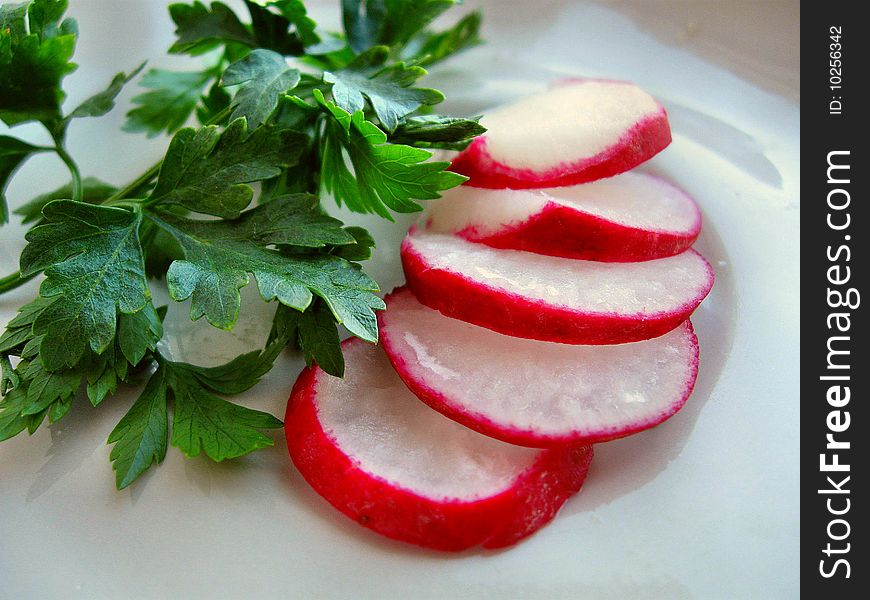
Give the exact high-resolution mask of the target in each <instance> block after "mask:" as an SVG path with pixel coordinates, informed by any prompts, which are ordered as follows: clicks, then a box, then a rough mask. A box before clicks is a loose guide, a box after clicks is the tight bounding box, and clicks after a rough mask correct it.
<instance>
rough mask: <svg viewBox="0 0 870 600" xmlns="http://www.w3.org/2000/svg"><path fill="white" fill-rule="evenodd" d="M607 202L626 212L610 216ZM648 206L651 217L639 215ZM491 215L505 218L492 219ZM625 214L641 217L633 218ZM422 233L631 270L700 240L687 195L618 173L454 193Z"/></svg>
mask: <svg viewBox="0 0 870 600" xmlns="http://www.w3.org/2000/svg"><path fill="white" fill-rule="evenodd" d="M620 195H621V196H622V197H620ZM578 196H579V197H580V200H581V202H577V201H576V200H577V198H576V197H578ZM615 200H618V201H620V202H621V203H623V204H628V206H625V207H620V208H621V209H622V210H613V208H612V204H613V201H615ZM653 203H657V205H656V206H655V208H656V209H658V210H657V211H656V214H654V215H643V214H642V213H643V212H644V211H647V212H649V211H650V205H651V204H653ZM505 205H508V206H509V208H507V209H505V208H503V207H505ZM499 208H502V210H506V211H509V212H508V214H502V215H500V214H499V213H498V212H497V211H498V210H499ZM524 208H525V210H523V209H524ZM626 209H627V210H626ZM629 211H633V212H635V213H641V215H640V216H641V218H640V219H638V218H636V215H633V214H631V213H630V212H629ZM494 214H495V216H493V215H494ZM632 217H635V218H632ZM644 217H646V218H644ZM492 219H496V220H499V219H500V221H501V222H495V223H493V222H492ZM677 221H678V222H677ZM426 228H427V229H429V230H432V231H440V232H451V233H454V234H456V235H458V236H460V237H462V238H463V239H466V240H468V241H471V242H478V243H482V244H486V245H487V246H491V247H493V248H504V249H508V250H525V251H527V252H535V253H537V254H546V255H548V256H559V257H563V258H577V259H583V260H596V261H603V262H634V261H643V260H652V259H655V258H663V257H666V256H673V255H675V254H679V253H681V252H683V251H685V250H687V249H688V248H689V247H691V245H692V244H693V243H694V242H695V240H696V239H697V237H698V234H699V233H700V232H701V211H700V210H699V209H698V206H697V204H695V202H694V200H692V199H691V198H690V197H689V196H688V195H686V194H685V193H683V192H682V191H681V190H679V189H677V188H676V187H675V186H673V185H671V184H669V183H667V182H666V181H664V180H662V179H660V178H658V177H654V176H652V175H646V174H637V173H624V174H622V175H618V176H616V177H613V178H611V179H606V180H602V181H597V182H593V183H588V184H584V185H580V186H573V187H568V188H552V189H551V190H534V191H532V190H487V189H481V188H473V187H468V186H461V187H458V188H454V189H453V190H450V191H449V192H447V193H446V194H445V197H444V198H443V199H442V200H441V201H440V202H438V204H436V205H435V207H434V208H433V210H432V212H431V213H430V215H429V217H428V218H427V220H426Z"/></svg>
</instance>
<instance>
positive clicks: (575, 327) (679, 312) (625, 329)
mask: <svg viewBox="0 0 870 600" xmlns="http://www.w3.org/2000/svg"><path fill="white" fill-rule="evenodd" d="M421 240H422V241H421ZM426 244H428V246H429V247H428V248H424V250H425V251H428V252H429V255H428V256H427V255H425V254H424V251H421V246H425V245H426ZM436 246H437V247H439V248H441V249H440V250H438V251H437V252H435V253H433V251H432V248H433V247H436ZM469 257H473V258H469ZM401 258H402V267H403V269H404V271H405V278H406V280H407V283H408V287H409V288H410V289H411V291H412V292H413V293H414V295H415V296H416V297H417V299H418V300H420V302H422V303H423V304H425V305H426V306H429V307H430V308H434V309H436V310H438V311H440V312H441V313H442V314H444V315H447V316H448V317H453V318H455V319H460V320H462V321H466V322H468V323H473V324H475V325H480V326H482V327H487V328H489V329H492V330H494V331H498V332H499V333H503V334H506V335H511V336H514V337H522V338H529V339H535V340H542V341H547V342H560V343H563V344H621V343H626V342H638V341H641V340H646V339H650V338H654V337H657V336H660V335H663V334H665V333H667V332H668V331H671V330H672V329H674V328H675V327H677V326H678V325H679V324H680V323H682V322H683V321H685V320H686V319H688V318H689V316H690V315H691V314H692V312H693V311H694V310H695V309H696V308H697V307H698V305H699V304H700V303H701V301H702V300H703V299H704V298H705V297H706V296H707V294H708V293H709V292H710V289H711V288H712V287H713V278H714V275H713V269H712V267H710V265H709V263H708V262H707V261H706V260H704V258H703V257H702V256H701V255H700V254H698V253H697V252H695V251H694V250H687V251H686V252H683V253H682V254H678V255H676V256H671V257H667V258H660V259H656V260H651V261H645V262H633V263H599V262H592V261H579V260H571V259H566V258H556V257H550V256H542V255H538V254H532V253H529V252H521V251H517V250H501V249H493V248H490V247H488V246H484V245H482V244H474V243H472V242H468V241H466V240H462V239H461V238H457V237H455V236H451V235H447V234H433V233H428V232H425V231H422V230H418V229H417V228H414V227H412V228H411V229H410V230H409V232H408V235H407V236H406V237H405V239H404V241H403V242H402V248H401ZM474 259H478V260H483V259H487V260H491V261H492V262H495V263H497V264H499V265H500V266H502V267H504V266H505V265H507V264H511V265H513V264H519V261H522V263H523V264H525V265H528V266H527V267H526V268H525V270H526V271H528V272H537V273H541V272H543V271H544V270H546V269H551V270H552V269H558V270H559V272H560V273H564V276H563V278H562V280H564V279H565V278H571V279H570V280H571V281H574V282H576V283H577V289H580V284H583V288H585V289H588V290H591V292H595V293H594V294H593V293H591V292H590V294H591V295H595V294H597V293H598V288H599V287H600V288H602V289H604V288H606V286H607V283H606V280H604V283H601V281H602V280H601V279H600V278H599V275H598V274H596V273H600V272H602V271H603V272H605V273H607V272H608V271H610V272H612V273H616V275H617V276H618V277H619V278H621V279H622V280H623V284H622V287H625V286H626V285H627V284H625V280H627V279H632V278H633V280H634V281H636V283H637V285H638V286H640V285H646V286H648V287H650V286H651V287H652V288H653V289H655V290H659V289H661V290H662V293H672V292H676V291H681V292H682V293H681V295H679V296H675V297H672V298H668V300H669V302H670V305H668V306H666V307H665V308H662V309H659V310H639V311H636V312H628V311H625V312H621V313H620V312H616V309H614V308H613V307H608V306H605V305H600V306H603V307H602V308H599V309H593V308H590V307H589V306H577V307H575V306H569V305H566V304H555V303H550V302H548V301H546V300H544V299H542V298H540V297H535V296H533V295H530V294H526V295H521V294H520V293H519V291H518V290H519V289H522V288H523V286H524V285H525V284H522V283H521V284H520V285H519V288H517V286H514V287H513V289H510V286H511V285H513V284H512V283H511V277H510V276H508V275H505V274H504V273H497V272H488V271H486V270H484V271H483V274H480V273H475V276H476V277H477V278H476V279H474V278H472V277H471V276H470V274H471V270H472V269H476V270H477V271H480V270H481V267H480V266H476V267H475V266H474V264H475V263H474ZM437 260H442V261H443V260H448V261H450V262H451V264H450V265H449V266H444V265H440V266H439V265H438V264H437V263H436V261H437ZM463 270H464V271H463ZM582 270H588V271H589V272H590V275H589V276H588V277H587V276H583V275H580V274H578V273H580V272H581V271H582ZM661 270H664V271H665V273H666V274H669V276H671V280H670V281H660V280H657V279H656V280H653V279H652V278H651V277H652V275H645V273H650V274H653V273H654V272H655V271H661ZM687 272H688V275H690V276H691V278H690V279H686V278H685V277H682V276H683V275H686V274H687ZM597 278H598V279H597ZM562 280H560V281H558V282H554V283H552V284H548V283H547V282H546V281H544V282H543V283H541V282H536V283H534V287H536V288H539V289H543V290H544V291H546V290H548V289H551V288H552V289H558V288H560V287H561V288H564V285H563V283H561V281H562ZM686 281H688V283H686ZM502 282H507V283H502ZM509 284H510V285H509ZM679 285H684V286H687V287H688V289H687V290H678V289H677V286H679ZM595 286H598V287H595ZM525 287H529V286H528V285H525ZM669 288H673V289H669ZM563 291H564V290H563ZM621 292H622V293H627V294H630V293H631V292H632V290H631V289H628V290H627V291H625V290H621ZM535 293H538V294H541V295H542V294H543V292H535ZM672 295H673V294H672ZM632 302H633V303H642V302H647V303H652V301H651V300H650V299H648V298H646V299H645V298H640V299H637V298H633V299H632Z"/></svg>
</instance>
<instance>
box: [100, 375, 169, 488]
mask: <svg viewBox="0 0 870 600" xmlns="http://www.w3.org/2000/svg"><path fill="white" fill-rule="evenodd" d="M168 435H169V414H168V411H167V408H166V369H164V368H162V367H161V368H158V369H157V371H155V372H154V374H153V375H151V378H150V379H149V380H148V383H147V384H146V385H145V389H144V390H143V391H142V393H141V394H140V395H139V397H138V398H137V399H136V401H135V402H134V403H133V406H131V407H130V410H129V411H127V414H125V415H124V417H123V418H122V419H121V420H120V421H119V422H118V424H117V425H116V426H115V428H114V429H113V430H112V433H110V434H109V439H108V440H107V443H109V444H115V446H114V447H113V448H112V452H111V453H110V454H109V460H111V461H112V468H113V469H115V485H116V486H117V488H118V489H119V490H122V489H124V488H125V487H127V486H128V485H130V484H131V483H133V482H134V481H135V480H136V478H137V477H139V475H141V474H142V473H144V472H145V471H146V470H147V469H148V467H150V466H151V465H152V464H154V463H155V462H158V463H159V462H162V461H163V459H164V458H165V457H166V447H167V440H168Z"/></svg>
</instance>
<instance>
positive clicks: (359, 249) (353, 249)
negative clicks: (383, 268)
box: [333, 227, 375, 262]
mask: <svg viewBox="0 0 870 600" xmlns="http://www.w3.org/2000/svg"><path fill="white" fill-rule="evenodd" d="M344 230H345V231H346V232H347V233H348V234H350V235H351V236H353V239H354V243H353V244H347V245H345V246H341V247H340V248H336V249H335V251H334V252H333V254H334V255H335V256H340V257H342V258H344V259H346V260H352V261H357V262H359V261H363V260H368V259H370V258H371V257H372V248H374V247H375V239H374V238H373V237H372V236H371V234H370V233H369V232H368V231H366V230H365V229H363V228H362V227H345V228H344Z"/></svg>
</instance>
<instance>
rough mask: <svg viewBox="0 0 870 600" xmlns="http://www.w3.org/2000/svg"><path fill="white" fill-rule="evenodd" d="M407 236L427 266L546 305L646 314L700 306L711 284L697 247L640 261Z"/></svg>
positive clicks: (428, 234) (445, 236)
mask: <svg viewBox="0 0 870 600" xmlns="http://www.w3.org/2000/svg"><path fill="white" fill-rule="evenodd" d="M408 239H409V240H410V244H409V245H408V246H407V247H408V248H410V249H411V252H413V253H414V254H416V255H417V256H419V257H421V260H422V262H423V265H424V266H423V267H421V268H422V269H427V270H428V269H439V270H442V271H447V272H450V273H455V274H458V275H460V276H462V277H463V278H464V279H468V280H470V281H472V282H474V284H475V285H476V286H480V287H481V288H488V289H493V290H498V291H499V293H500V292H505V293H508V294H514V295H516V296H521V297H522V298H524V299H528V300H530V301H532V302H536V301H537V302H540V303H541V305H542V307H541V310H546V308H545V306H556V307H565V308H568V309H573V310H576V311H578V312H583V313H595V314H617V315H626V316H630V317H633V316H637V318H638V319H643V318H646V317H647V316H648V315H657V314H662V313H673V312H676V311H678V310H680V309H681V308H683V307H685V306H686V305H688V304H693V305H694V304H697V302H698V299H699V298H703V296H704V292H705V291H706V290H707V289H709V287H710V272H709V271H708V270H707V265H706V264H705V262H704V259H703V258H701V256H700V255H699V254H698V253H697V252H693V251H691V250H687V251H685V252H682V253H680V254H677V255H676V256H668V257H666V258H657V259H654V260H645V261H641V262H622V263H606V262H597V261H592V260H575V259H571V258H559V257H556V256H544V255H543V254H533V253H531V252H522V251H520V250H502V249H501V248H490V247H489V246H484V245H483V244H476V243H474V242H469V241H466V240H464V239H462V238H460V237H456V236H453V235H450V234H447V233H431V232H429V231H426V230H423V229H417V230H415V231H414V233H413V234H411V235H409V236H408ZM475 289H477V287H475Z"/></svg>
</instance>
